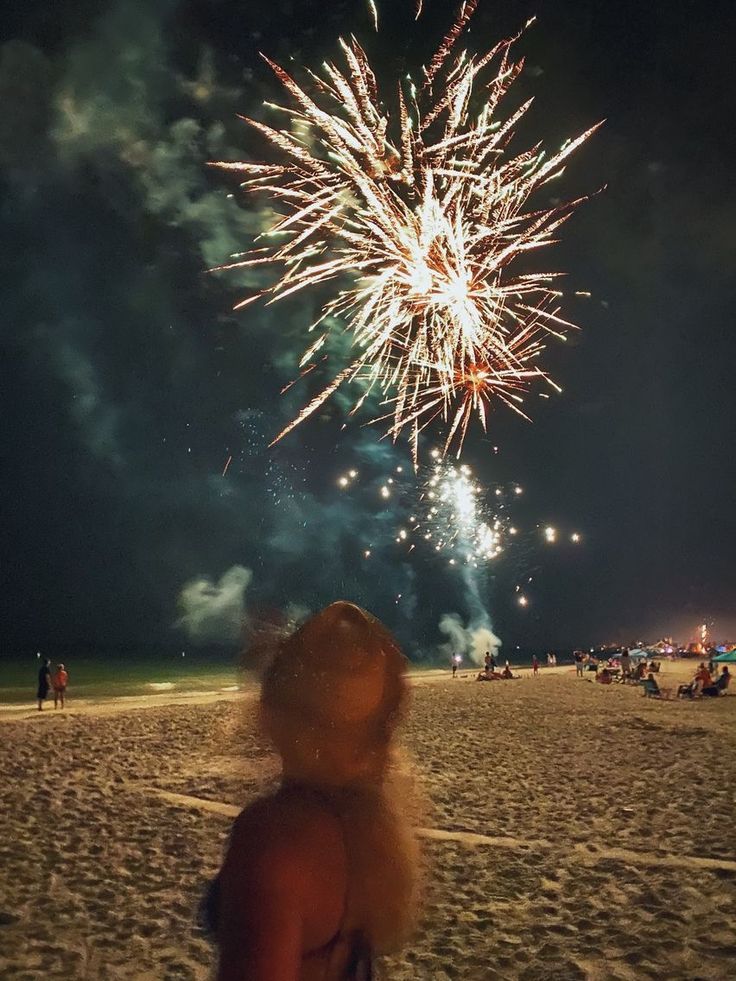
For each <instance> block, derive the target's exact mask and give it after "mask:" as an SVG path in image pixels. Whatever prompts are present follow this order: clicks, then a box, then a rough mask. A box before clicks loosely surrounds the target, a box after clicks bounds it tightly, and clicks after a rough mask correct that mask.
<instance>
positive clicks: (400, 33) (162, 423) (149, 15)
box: [0, 0, 736, 656]
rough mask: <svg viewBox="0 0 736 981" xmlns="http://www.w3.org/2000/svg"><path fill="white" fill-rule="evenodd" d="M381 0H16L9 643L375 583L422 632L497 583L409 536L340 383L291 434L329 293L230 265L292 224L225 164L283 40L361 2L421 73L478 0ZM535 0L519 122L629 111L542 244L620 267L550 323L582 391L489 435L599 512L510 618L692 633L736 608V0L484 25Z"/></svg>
mask: <svg viewBox="0 0 736 981" xmlns="http://www.w3.org/2000/svg"><path fill="white" fill-rule="evenodd" d="M380 6H381V7H382V14H383V26H382V32H381V35H380V36H379V38H376V36H375V34H373V32H372V28H371V21H370V17H369V14H368V12H367V5H366V3H365V2H364V0H269V2H260V0H259V2H258V3H256V2H254V0H58V2H56V3H53V4H49V3H48V2H47V0H23V2H22V3H21V2H20V0H7V2H6V3H5V4H4V5H3V18H2V22H1V23H0V32H1V34H0V39H1V40H2V46H1V47H0V104H1V105H2V113H1V114H0V237H1V241H2V246H1V249H0V253H1V254H2V265H1V266H0V277H2V321H1V323H2V355H3V356H2V369H3V375H2V384H1V386H0V398H1V399H2V404H1V406H0V411H1V413H2V453H1V457H0V465H1V466H2V481H3V515H2V529H3V542H2V553H1V554H2V578H3V584H2V594H3V606H4V613H3V617H2V621H1V622H2V634H1V635H0V649H1V650H3V651H7V650H13V649H16V648H21V647H23V648H25V647H31V646H33V647H35V646H39V647H42V646H45V647H49V646H53V645H55V644H59V645H60V644H73V643H83V644H85V645H100V646H101V647H102V646H105V645H111V644H117V645H126V644H129V645H156V644H174V643H177V642H179V640H180V639H181V638H182V637H184V638H191V639H194V640H201V641H213V640H220V639H221V640H228V639H231V638H233V637H234V636H235V635H236V633H237V622H238V620H239V617H240V609H241V605H242V603H243V602H244V604H245V607H246V608H248V609H250V610H262V609H264V608H272V607H273V608H275V607H283V606H285V605H286V604H292V606H295V607H301V608H305V609H315V608H317V607H318V606H319V605H320V604H324V603H326V602H328V601H330V600H332V599H337V598H347V599H354V600H356V601H358V602H360V603H362V604H364V605H366V606H367V607H369V608H370V609H372V610H374V611H375V612H376V613H377V614H378V615H380V616H382V617H383V618H385V619H386V621H387V623H388V624H389V625H390V626H391V627H392V628H393V629H395V630H396V631H397V632H398V633H399V635H400V636H401V638H402V639H403V640H404V641H405V642H406V644H407V646H408V648H409V650H410V651H411V652H412V654H413V655H415V656H422V655H428V654H430V653H431V652H432V651H433V650H434V649H435V648H436V646H437V644H438V643H439V642H440V641H441V640H442V636H441V634H440V633H439V631H438V623H439V621H440V618H441V617H442V615H443V614H446V613H457V614H458V616H459V617H460V619H461V620H462V621H463V622H466V621H467V620H468V618H469V617H470V613H471V611H470V610H469V607H468V596H467V583H466V581H465V579H464V577H463V576H462V575H461V573H460V572H459V571H457V570H453V569H450V568H448V566H447V563H446V562H445V561H439V560H433V559H430V558H429V557H421V556H419V557H414V558H413V559H412V560H411V561H409V560H408V559H407V557H406V556H405V554H403V553H401V552H400V551H399V550H397V549H395V548H392V547H390V541H391V538H390V535H389V534H388V533H387V528H389V527H390V526H391V523H392V521H393V520H394V519H393V518H392V516H391V514H390V513H389V514H381V505H380V503H379V502H377V501H375V500H374V499H373V497H371V494H370V493H369V491H368V490H365V491H363V492H361V493H359V494H358V493H356V494H345V493H341V492H340V491H339V490H338V489H337V487H336V481H337V478H338V477H339V475H340V474H342V473H343V472H345V471H346V470H347V469H349V468H350V467H353V466H355V467H357V468H359V469H361V471H365V472H372V471H371V468H373V469H374V470H375V472H378V471H379V470H380V468H381V467H385V468H386V469H387V472H388V470H389V469H390V468H392V467H395V466H396V465H398V464H402V463H406V462H407V459H408V456H407V453H406V450H405V448H402V447H397V448H396V450H393V449H392V448H391V446H390V444H387V443H386V442H379V436H380V433H379V432H378V431H377V430H376V429H375V428H374V427H368V428H363V427H361V426H360V425H359V422H360V421H365V420H359V421H353V422H351V423H350V425H349V427H348V429H347V430H345V431H342V428H341V427H342V424H343V423H344V422H345V415H344V402H343V403H341V402H340V401H339V400H338V401H337V402H336V403H334V404H333V405H331V406H330V407H329V408H327V409H326V411H323V412H322V413H321V414H320V415H319V416H318V417H316V418H313V419H312V420H310V421H309V422H308V423H306V424H305V425H304V426H302V427H300V429H298V430H297V431H296V432H295V433H294V434H293V435H292V436H290V437H289V438H288V439H287V440H285V441H284V442H282V443H281V444H279V446H278V447H277V448H276V449H275V450H268V449H267V444H268V442H269V441H270V439H271V438H272V437H273V435H275V433H276V432H278V430H279V429H280V428H281V427H282V426H283V424H284V423H285V421H286V420H288V419H289V418H290V416H291V414H293V411H294V410H295V409H297V408H298V407H299V406H300V405H301V404H303V403H304V401H305V397H306V395H307V391H308V389H307V388H304V387H301V386H298V387H297V388H296V389H295V390H294V391H292V392H290V393H289V395H288V396H287V397H286V398H283V397H281V396H280V394H279V392H280V390H281V388H282V387H283V386H284V384H285V383H286V382H288V381H289V380H291V378H292V377H293V374H294V369H295V364H296V361H297V358H298V355H299V353H300V352H301V351H302V350H303V348H304V346H305V335H304V330H305V328H306V327H307V326H308V325H309V323H311V321H312V320H313V319H314V313H315V310H316V303H317V298H315V297H307V296H304V297H301V298H299V299H297V300H295V301H294V302H291V303H290V302H289V301H285V302H284V303H283V304H279V305H277V306H276V307H275V308H274V307H271V308H268V309H267V310H266V309H264V308H262V307H258V306H254V307H249V308H248V309H247V310H246V311H244V312H242V313H241V314H234V313H232V312H231V311H232V306H233V303H234V302H235V301H236V300H237V299H238V298H239V297H240V296H241V295H242V285H243V284H242V282H241V283H238V281H237V280H236V279H234V278H233V277H232V276H231V277H229V278H226V277H219V276H215V275H212V274H208V272H207V270H208V269H209V268H211V267H212V266H214V265H216V264H218V263H220V262H223V261H226V260H227V258H228V256H229V255H230V254H231V253H232V252H235V251H242V250H244V249H245V248H247V246H248V244H249V242H250V241H251V236H252V234H253V232H256V231H258V229H259V228H260V227H262V221H263V215H262V214H260V213H259V210H258V209H259V208H262V207H263V203H262V202H261V203H260V204H258V203H256V202H251V204H250V205H247V204H244V202H242V201H241V200H240V198H239V197H237V196H236V197H231V196H228V195H231V194H232V192H233V191H234V190H235V189H236V188H235V186H234V184H233V182H232V181H231V180H229V179H228V178H227V177H226V176H224V175H223V174H221V173H219V172H216V171H213V170H211V169H208V168H207V166H206V163H207V161H208V160H212V159H217V158H223V157H225V158H229V159H239V158H240V159H249V158H250V159H258V157H259V155H260V154H261V153H262V152H263V146H262V144H260V143H259V141H258V138H257V137H256V136H255V135H254V134H253V133H251V132H249V131H248V130H246V129H245V127H243V126H242V124H240V123H239V122H238V121H237V119H236V113H238V112H243V113H246V114H261V113H262V112H263V108H262V103H263V100H264V99H268V98H271V99H278V98H280V96H281V93H280V92H279V89H278V86H277V84H276V83H275V81H274V79H273V77H272V76H271V75H270V73H269V71H268V68H267V67H266V66H265V64H264V63H263V62H262V61H261V60H260V59H259V58H258V51H259V50H262V51H264V52H266V53H268V54H269V55H271V56H273V57H274V58H275V60H281V61H282V62H283V61H287V60H288V59H289V57H290V56H292V55H293V56H294V57H295V58H296V59H297V60H298V61H300V62H301V63H303V64H308V65H314V66H318V65H319V64H320V62H321V61H322V60H323V59H324V58H325V57H326V56H329V55H331V54H332V53H334V51H335V44H336V40H337V38H338V36H339V35H340V34H342V33H347V32H351V31H352V32H355V33H356V34H357V35H358V36H359V37H360V38H361V40H362V41H364V42H365V44H366V46H367V48H368V50H369V52H370V53H371V55H372V57H373V58H374V60H375V62H376V63H377V64H378V66H379V67H380V70H381V72H382V73H383V76H384V77H385V78H386V79H387V80H390V79H391V78H392V77H394V76H395V75H396V72H397V70H402V71H403V70H406V68H407V67H408V66H409V65H410V64H414V65H416V64H420V63H421V61H422V59H423V57H426V55H427V54H429V53H430V52H431V49H432V46H433V43H434V42H435V41H436V40H437V38H438V35H439V34H440V33H441V31H442V30H443V28H445V27H446V26H447V25H448V23H449V19H450V12H451V8H450V5H449V4H446V3H445V2H444V0H425V7H426V14H425V17H424V18H423V20H422V21H421V22H420V23H419V24H418V25H415V24H413V20H412V8H413V3H412V2H410V0H382V2H381V3H380ZM533 13H536V14H538V15H539V20H538V23H537V24H536V25H535V27H534V28H533V29H531V30H530V32H529V33H528V34H527V35H526V36H525V37H524V39H523V40H522V42H521V50H522V51H523V53H524V54H526V56H527V69H526V72H525V75H524V76H523V78H522V79H521V81H520V83H519V86H520V95H525V94H532V93H533V94H535V95H536V99H537V101H536V104H535V107H534V109H533V111H532V113H531V114H530V120H529V122H528V123H526V124H525V129H524V130H523V131H522V133H521V134H520V136H521V138H522V139H523V138H524V137H525V135H526V134H528V136H526V142H527V143H530V142H532V141H534V142H536V140H537V139H538V138H540V137H544V138H545V139H549V140H550V143H551V145H559V144H560V142H561V141H562V140H563V139H564V138H567V137H568V136H573V135H576V134H577V133H578V132H580V131H581V130H583V129H584V128H587V127H588V126H590V125H592V124H593V123H595V122H597V121H598V120H599V119H603V118H605V119H606V120H607V122H606V125H605V127H604V128H603V130H602V131H600V132H599V133H598V134H597V135H596V136H595V137H594V139H593V140H592V141H591V142H590V143H589V144H588V145H587V146H586V147H584V148H583V149H582V150H581V151H579V152H578V154H577V155H576V157H575V158H574V160H573V162H572V164H571V165H570V166H569V168H568V170H567V173H566V176H565V178H564V183H563V187H562V190H564V192H565V194H566V195H568V196H577V195H578V194H581V193H589V192H594V191H596V190H598V189H599V188H601V187H603V186H604V185H607V187H606V190H605V192H604V193H602V194H600V195H597V196H595V197H594V198H593V199H592V200H591V201H590V202H589V203H588V204H586V205H585V206H584V207H583V208H582V209H581V210H580V212H579V213H578V214H577V215H576V216H575V217H574V218H573V219H572V221H571V222H570V223H569V224H568V225H567V226H566V228H565V229H564V233H563V235H562V239H563V240H562V242H561V244H560V245H559V246H558V247H557V248H556V250H555V253H554V256H546V257H545V264H547V263H549V264H550V265H553V266H554V267H555V268H558V269H562V270H565V271H567V272H569V274H570V276H569V280H570V281H569V285H568V286H567V288H568V289H570V290H588V291H590V292H591V294H592V296H591V298H590V299H589V300H580V301H577V302H576V303H575V304H574V306H573V308H572V309H569V312H570V313H571V315H572V317H573V319H575V320H576V322H577V323H579V324H581V325H582V327H583V330H582V332H581V333H580V334H579V335H576V336H574V337H573V338H571V341H570V342H569V343H568V344H567V345H564V346H563V345H558V346H553V347H552V348H551V349H550V358H549V360H548V364H549V366H550V368H551V369H552V372H553V374H554V376H555V378H556V379H557V380H558V381H559V382H560V383H561V384H562V386H563V388H564V394H563V395H562V396H561V397H555V398H553V399H550V400H548V401H547V400H545V401H542V400H534V402H533V414H534V418H535V421H534V424H533V425H529V424H528V423H525V422H524V421H523V420H521V419H517V418H516V417H514V416H513V415H511V414H510V413H508V412H507V411H504V410H503V409H501V410H499V411H498V412H497V413H496V414H495V415H494V416H493V418H492V422H491V431H490V433H489V436H488V438H485V439H484V438H481V437H482V434H480V435H479V434H477V433H476V435H475V436H474V437H472V438H471V439H469V440H468V443H467V448H466V453H465V459H466V462H467V463H468V464H470V465H472V466H473V468H474V470H475V471H476V472H477V474H478V475H479V477H481V478H482V479H483V480H484V481H486V482H488V483H489V484H492V483H495V482H497V481H499V482H506V481H518V482H519V483H520V484H521V485H523V487H524V488H525V494H524V496H523V501H522V502H521V503H520V504H519V511H518V522H519V523H520V525H526V526H533V525H534V524H536V523H537V522H542V523H547V522H549V523H550V524H555V525H559V526H560V527H561V528H574V529H576V530H579V531H580V532H581V533H582V534H583V536H584V543H583V544H582V545H581V546H579V547H577V548H571V547H567V546H564V547H563V546H562V545H561V546H560V547H558V548H545V547H544V546H543V545H542V546H540V547H537V548H531V547H525V548H520V549H519V550H518V551H517V552H515V553H514V554H509V555H508V556H507V557H505V558H503V559H501V560H500V561H499V562H498V563H497V564H496V565H494V566H493V568H492V569H491V570H489V572H488V573H486V574H483V575H481V576H480V578H479V589H480V593H481V595H482V598H483V602H484V605H485V607H486V609H487V611H488V613H489V615H490V618H491V621H492V622H493V627H494V629H495V631H496V633H498V634H499V635H500V636H501V637H502V638H503V640H504V643H505V644H506V645H508V646H509V647H514V646H515V645H517V644H519V645H522V646H529V645H540V646H543V647H545V648H547V647H549V648H551V647H555V646H568V645H578V644H579V645H583V644H585V645H587V644H593V643H601V642H607V641H614V642H615V641H619V642H629V641H631V640H633V639H635V637H637V636H640V635H647V636H648V637H649V638H650V639H656V637H658V636H661V635H662V634H665V633H667V634H674V635H675V636H677V637H679V638H680V639H682V640H685V639H688V638H689V637H690V636H691V635H693V634H694V633H695V627H696V624H698V623H700V622H703V621H704V620H707V621H709V622H711V621H712V622H714V628H713V629H714V632H715V634H716V635H718V636H720V637H725V636H726V635H728V634H730V635H731V636H732V637H734V636H736V610H734V598H735V597H736V520H735V519H734V505H733V502H734V497H735V495H736V454H735V453H734V446H735V442H736V421H735V420H736V412H735V410H736V379H735V378H734V364H735V363H736V331H734V327H733V317H734V314H733V311H734V309H735V303H736V295H735V294H736V288H735V286H736V276H735V274H734V270H735V268H736V247H735V246H734V235H735V232H734V229H736V182H734V169H733V147H734V137H733V106H734V105H735V104H736V68H735V67H734V66H735V62H734V58H733V50H732V48H733V38H734V36H736V33H735V32H736V8H734V5H733V3H732V2H731V0H728V2H726V0H721V2H719V0H713V2H710V3H703V2H702V0H701V2H696V0H673V2H668V3H664V2H660V0H654V2H650V3H641V2H640V0H618V2H617V3H611V2H610V0H508V2H506V3H500V2H498V0H485V3H481V11H480V13H479V15H478V16H477V19H476V20H475V21H474V25H473V30H472V33H471V35H470V43H471V45H477V47H478V48H479V49H480V48H481V47H483V48H486V47H489V46H490V45H491V44H492V43H493V42H494V41H496V40H498V39H500V38H501V37H504V36H506V35H507V34H509V33H511V32H513V31H515V30H516V29H517V28H518V27H520V26H521V25H523V23H524V22H525V20H526V19H527V18H528V17H529V16H530V15H531V14H533ZM494 446H498V447H499V452H498V453H494V451H493V447H494ZM229 456H232V457H233V461H232V463H231V465H230V467H229V469H228V473H227V475H226V476H225V477H222V472H223V469H224V466H225V463H226V461H227V460H228V458H229ZM381 535H383V538H381ZM384 540H385V542H386V544H385V547H384V546H383V545H380V544H379V545H378V546H377V547H376V548H375V554H374V555H373V556H372V558H371V561H370V562H366V561H365V560H364V558H363V552H364V549H365V548H366V547H367V544H368V543H371V544H374V543H375V542H379V543H380V542H383V541H384ZM223 576H224V579H223V578H222V577H223ZM529 576H531V577H532V578H533V580H534V581H533V583H532V584H530V585H529V587H528V589H529V595H530V598H531V603H530V606H529V607H528V608H527V609H525V610H523V609H520V608H519V607H518V605H517V603H516V602H515V599H514V587H515V585H516V584H518V583H519V582H521V581H524V582H526V579H528V577H529ZM399 595H400V597H401V598H400V599H399ZM182 602H183V603H184V606H182ZM187 604H189V605H187ZM182 616H183V617H184V619H183V621H182V620H181V619H180V618H181V617H182ZM177 622H178V625H177ZM187 630H188V633H187Z"/></svg>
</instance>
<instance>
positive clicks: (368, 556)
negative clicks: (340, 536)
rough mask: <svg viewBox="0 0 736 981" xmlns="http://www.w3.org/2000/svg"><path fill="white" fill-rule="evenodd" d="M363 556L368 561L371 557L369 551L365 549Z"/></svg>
mask: <svg viewBox="0 0 736 981" xmlns="http://www.w3.org/2000/svg"><path fill="white" fill-rule="evenodd" d="M363 554H364V555H365V557H366V558H367V559H369V558H370V557H371V550H370V549H369V548H367V549H366V550H365V552H364V553H363Z"/></svg>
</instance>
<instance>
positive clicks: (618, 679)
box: [573, 647, 731, 698]
mask: <svg viewBox="0 0 736 981" xmlns="http://www.w3.org/2000/svg"><path fill="white" fill-rule="evenodd" d="M709 654H710V657H709V661H708V664H707V665H706V663H705V661H701V663H700V665H699V666H698V669H697V671H696V672H695V675H694V677H693V679H692V681H690V682H689V683H688V684H684V685H680V686H679V687H678V689H677V692H676V694H675V695H674V697H676V698H701V697H710V698H717V697H718V696H719V695H725V693H726V690H727V689H728V686H729V684H730V683H731V673H730V671H729V669H728V665H727V664H724V665H722V669H721V674H720V675H719V674H718V665H717V664H716V663H715V660H714V659H715V657H716V652H715V651H711V652H709ZM573 658H574V660H575V672H576V674H577V676H578V677H585V674H586V672H587V671H593V672H595V680H596V682H598V683H599V684H602V685H611V684H614V683H618V684H625V685H627V684H628V685H641V686H642V687H643V688H644V694H645V695H646V696H647V697H648V698H670V697H673V696H672V694H671V693H670V691H669V690H668V689H665V688H661V687H660V685H659V682H658V681H657V678H656V677H655V676H656V675H658V674H659V672H660V670H661V667H662V662H661V661H658V660H654V659H652V660H650V661H647V659H646V657H639V658H637V659H636V660H634V659H633V658H632V656H631V653H630V651H629V649H628V648H627V647H624V648H623V649H622V650H621V652H620V653H618V652H617V653H616V654H613V655H612V656H610V657H607V658H605V659H602V658H597V657H595V655H593V654H588V653H586V652H584V651H575V653H574V655H573Z"/></svg>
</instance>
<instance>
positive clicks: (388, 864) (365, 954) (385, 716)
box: [208, 603, 418, 981]
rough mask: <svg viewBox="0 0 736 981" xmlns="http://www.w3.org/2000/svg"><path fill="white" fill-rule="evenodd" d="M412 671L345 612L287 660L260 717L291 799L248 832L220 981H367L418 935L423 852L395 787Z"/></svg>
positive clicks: (248, 819)
mask: <svg viewBox="0 0 736 981" xmlns="http://www.w3.org/2000/svg"><path fill="white" fill-rule="evenodd" d="M405 673H406V661H405V658H404V656H403V654H402V653H401V650H400V648H399V646H398V644H397V643H396V641H395V640H394V638H393V637H392V636H391V634H390V633H389V632H388V630H386V628H385V627H384V626H383V625H382V624H381V623H379V621H378V620H376V619H375V618H374V617H372V616H371V615H370V614H368V613H366V612H365V611H363V610H361V609H360V608H359V607H357V606H354V605H353V604H352V603H333V604H332V605H331V606H329V607H327V609H325V610H323V611H322V612H321V613H318V614H317V615H316V616H314V617H312V618H311V619H310V620H308V621H307V622H306V623H305V624H304V625H303V626H302V627H300V628H299V629H298V630H297V631H296V632H295V633H294V634H293V635H292V636H291V637H288V638H287V639H285V640H283V641H282V642H281V643H280V644H279V645H278V647H277V648H276V652H275V656H274V658H273V660H272V662H271V664H270V666H269V668H268V669H267V670H266V673H265V675H264V679H263V684H262V688H261V701H260V718H261V723H262V726H263V729H264V731H265V733H266V734H267V735H268V736H269V737H270V739H271V741H272V743H273V745H274V747H275V748H276V750H277V752H278V754H279V756H280V757H281V761H282V767H283V774H282V779H281V785H280V787H279V788H278V789H277V790H276V791H275V792H272V793H269V794H268V795H266V796H264V797H261V798H260V799H259V800H256V801H255V802H253V803H251V804H250V805H249V806H248V807H247V808H246V809H245V810H244V811H243V812H242V813H241V814H240V816H239V817H238V819H237V820H236V822H235V824H234V826H233V830H232V835H231V839H230V843H229V847H228V849H227V854H226V856H225V860H224V863H223V866H222V869H221V870H220V873H219V875H218V877H217V879H216V880H215V884H214V886H213V889H212V891H211V894H210V902H209V906H208V911H209V914H210V920H211V924H212V926H213V928H214V929H215V932H216V936H217V941H218V945H219V967H218V970H217V974H216V977H217V979H218V981H256V979H257V981H307V979H315V981H316V979H319V981H323V979H324V981H338V979H339V981H343V979H345V981H348V979H351V981H358V979H363V978H366V979H368V978H370V977H372V968H371V963H372V959H373V957H374V956H377V955H380V954H384V953H390V952H392V951H396V950H398V949H399V948H400V947H401V945H402V943H403V942H404V941H405V940H406V938H407V936H408V934H409V933H410V931H411V929H412V928H413V925H414V912H415V899H416V885H417V883H416V870H417V867H418V865H417V855H416V843H415V838H414V835H413V833H412V829H411V826H410V824H409V818H408V816H407V801H406V791H405V790H404V789H403V788H402V789H399V787H400V785H399V784H397V783H395V782H394V780H393V779H392V761H393V755H394V746H395V730H396V727H397V725H398V724H399V722H400V721H401V719H402V717H403V714H404V710H405V707H406V699H407V695H408V692H407V685H406V678H405Z"/></svg>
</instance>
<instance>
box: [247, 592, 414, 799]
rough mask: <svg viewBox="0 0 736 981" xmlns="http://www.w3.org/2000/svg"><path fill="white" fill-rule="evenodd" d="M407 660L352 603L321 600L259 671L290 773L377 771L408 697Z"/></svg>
mask: <svg viewBox="0 0 736 981" xmlns="http://www.w3.org/2000/svg"><path fill="white" fill-rule="evenodd" d="M405 671H406V661H405V658H404V655H403V654H402V653H401V650H400V648H399V646H398V644H397V643H396V641H395V640H394V638H393V637H392V636H391V634H390V633H389V631H388V630H387V629H386V628H385V627H384V626H383V624H381V623H380V622H379V621H378V620H377V619H376V618H375V617H373V616H371V614H369V613H366V611H365V610H362V609H360V607H358V606H355V605H354V604H352V603H347V602H343V601H341V602H338V603H333V604H332V605H330V606H328V607H326V609H324V610H322V611H321V612H320V613H318V614H316V615H315V616H314V617H312V618H311V619H310V620H308V621H307V622H306V623H305V624H304V625H303V626H301V627H300V628H299V629H298V630H297V631H296V632H295V633H294V634H292V635H291V636H290V637H288V638H287V639H286V640H284V641H282V642H281V643H280V644H279V645H278V648H277V651H276V655H275V657H274V659H273V661H272V662H271V664H270V666H269V668H268V669H267V671H266V673H265V676H264V678H263V685H262V689H261V714H262V720H263V725H264V728H265V730H266V732H267V733H268V735H269V736H270V738H271V739H272V741H273V743H274V745H275V747H276V749H277V750H278V752H279V754H280V755H281V758H282V761H283V768H284V775H285V776H286V777H287V778H291V779H297V780H303V781H306V782H313V783H317V784H320V785H326V786H347V785H350V784H359V783H361V782H365V781H369V782H370V781H375V780H377V779H379V778H380V777H381V776H382V775H383V773H384V772H385V770H386V767H387V765H388V760H389V755H390V748H391V743H392V739H393V734H394V730H395V728H396V726H397V724H398V722H399V721H400V718H401V715H402V709H403V708H404V705H405V701H406V681H405Z"/></svg>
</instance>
